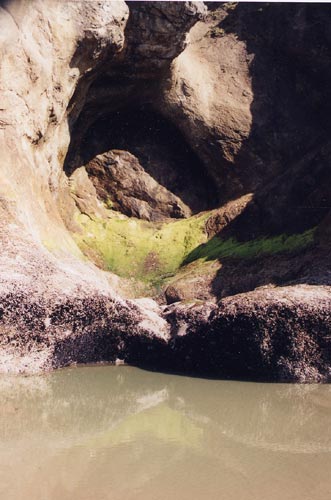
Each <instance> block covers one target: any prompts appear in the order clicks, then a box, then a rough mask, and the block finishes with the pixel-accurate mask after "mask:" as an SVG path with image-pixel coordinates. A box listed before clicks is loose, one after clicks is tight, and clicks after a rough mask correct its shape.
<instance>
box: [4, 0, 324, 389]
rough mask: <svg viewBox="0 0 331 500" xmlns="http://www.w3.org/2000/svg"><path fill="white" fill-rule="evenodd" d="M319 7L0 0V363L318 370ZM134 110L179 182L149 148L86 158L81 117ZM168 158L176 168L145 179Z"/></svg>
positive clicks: (307, 373)
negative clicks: (155, 132)
mask: <svg viewBox="0 0 331 500" xmlns="http://www.w3.org/2000/svg"><path fill="white" fill-rule="evenodd" d="M328 17H329V12H328V9H327V8H326V7H323V6H317V7H316V8H315V7H313V6H303V5H291V6H285V5H283V4H279V5H272V4H256V5H248V4H247V5H245V4H238V5H235V4H224V5H219V6H217V8H213V10H210V11H208V9H207V7H206V6H205V5H204V4H203V3H202V2H146V3H145V2H127V3H125V2H122V1H116V2H115V1H114V2H108V1H100V2H90V1H81V2H64V1H63V2H62V1H56V0H44V1H42V0H33V1H27V0H26V1H25V0H12V1H8V2H5V3H4V4H2V6H1V8H0V56H1V57H0V61H1V63H0V144H1V158H0V176H1V177H0V179H1V182H0V211H1V218H0V239H1V249H2V251H1V254H0V296H1V303H0V318H1V326H0V371H26V372H31V371H39V370H46V369H50V368H53V367H59V366H65V365H67V364H70V363H75V362H92V361H101V360H104V361H113V362H114V361H115V360H116V359H117V358H123V359H125V360H126V361H128V362H131V363H136V364H139V365H148V366H153V368H162V369H176V370H183V371H186V372H193V373H199V374H207V373H208V374H213V375H214V376H222V377H231V376H232V377H249V378H264V379H273V380H280V379H282V380H299V381H311V380H316V381H320V380H328V379H329V378H330V350H329V344H328V338H329V336H330V333H331V332H330V328H331V316H330V312H331V307H330V306H331V293H330V279H331V278H330V277H331V270H330V265H329V262H330V253H329V245H328V243H329V237H328V234H329V225H330V220H329V219H330V217H329V215H328V211H329V207H330V201H331V200H330V190H329V188H328V185H329V180H330V173H329V172H330V170H329V167H328V165H329V158H330V152H329V143H328V131H329V128H330V122H329V109H328V104H327V102H328V101H329V99H328V98H329V92H330V91H329V87H328V81H329V68H330V65H329V59H330V34H329V25H328V22H327V21H328ZM292 20H294V21H293V22H292ZM316 26H317V27H318V29H317V27H316ZM140 107H142V109H145V108H144V107H147V108H148V109H152V110H153V112H154V113H157V116H159V117H162V119H164V120H167V121H168V122H169V128H168V129H167V130H174V131H175V132H174V133H176V131H177V132H178V137H180V140H181V141H182V143H181V144H182V147H183V148H184V149H187V150H188V151H189V156H188V158H195V159H194V162H195V161H196V170H195V173H194V174H193V170H192V173H191V171H190V165H189V163H190V162H188V164H187V165H184V164H183V158H184V156H182V157H180V158H179V157H176V156H173V160H171V162H168V163H166V162H165V160H163V159H162V156H165V155H166V153H167V146H166V147H165V149H164V151H165V154H164V155H163V152H162V154H160V152H159V156H158V155H157V154H156V155H154V156H153V155H152V160H150V164H149V165H148V162H147V163H145V164H144V162H141V163H139V162H138V160H136V159H134V156H132V154H131V153H132V151H123V152H121V153H120V155H119V156H120V160H118V159H116V158H115V160H116V161H115V160H114V158H113V157H114V152H111V151H108V150H107V151H103V150H102V151H98V153H101V154H102V158H103V159H105V158H106V159H107V158H108V159H109V158H111V159H112V161H113V160H114V161H115V164H114V165H115V166H116V168H115V167H114V168H113V171H112V175H113V177H111V176H110V173H111V172H110V171H107V168H109V165H108V164H107V162H104V163H103V164H102V165H101V166H100V162H99V163H98V164H97V166H98V168H96V160H95V158H89V159H88V160H91V162H90V163H88V165H87V167H86V169H85V167H84V165H85V164H86V162H85V159H86V158H85V157H84V152H86V151H87V150H88V149H89V148H88V146H89V144H87V143H88V141H89V140H90V138H91V130H92V128H93V127H94V129H93V130H95V134H96V136H97V134H98V133H99V131H101V132H100V133H103V132H102V129H103V127H106V126H107V119H109V120H111V119H112V118H111V117H112V116H113V117H114V113H120V114H121V113H122V114H123V116H124V114H125V113H129V112H130V109H133V108H135V109H140ZM160 119H161V118H160ZM98 120H104V121H103V122H98ZM100 123H101V125H100ZM98 124H99V125H98ZM170 124H171V127H173V128H171V127H170ZM138 126H139V125H138ZM91 127H92V128H91ZM110 135H112V134H110ZM165 135H166V134H165ZM169 136H170V137H169V139H171V134H169ZM176 137H177V133H176ZM101 139H102V140H101ZM96 140H97V145H98V144H99V145H103V144H106V142H105V141H104V138H101V137H99V141H98V137H96ZM139 141H143V138H142V139H141V138H139ZM147 142H148V141H146V143H147ZM165 144H166V143H165ZM124 145H125V144H124ZM143 146H144V144H140V143H139V144H137V151H138V152H139V147H143ZM100 147H101V146H100ZM102 147H103V146H102ZM171 148H173V150H172V153H174V151H175V150H176V147H174V146H173V145H171V140H170V142H169V150H170V149H171ZM151 151H152V149H148V148H146V144H145V149H144V150H143V153H144V154H143V155H142V157H143V158H146V157H148V155H149V153H150V152H151ZM160 151H161V149H160ZM162 151H163V150H162ZM190 155H191V156H190ZM192 155H193V156H192ZM98 158H100V156H99V157H98ZM128 158H129V159H131V160H130V162H129V165H128V166H125V165H126V163H125V161H127V159H128ZM124 160H125V161H124ZM139 161H140V158H139ZM144 161H145V160H144ZM116 162H117V163H116ZM162 162H163V163H162ZM176 162H177V163H178V171H179V172H180V173H181V174H180V175H178V177H176V175H175V173H176V172H175V171H176V168H177V166H176ZM108 163H109V162H108ZM152 163H153V165H152ZM161 164H162V165H163V166H162V165H161ZM168 165H169V166H170V165H171V168H172V169H173V174H172V175H173V176H174V177H173V179H175V180H173V181H171V179H170V177H171V176H170V174H169V179H168V180H169V181H171V182H169V183H168V184H167V185H164V184H165V178H166V177H167V175H166V171H167V168H168ZM169 168H170V167H169ZM126 169H128V171H130V172H131V174H130V175H126V174H125V172H126ZM130 169H131V170H132V171H134V172H136V174H135V175H136V176H137V178H138V177H139V181H140V184H139V183H137V182H136V177H135V175H133V174H132V171H131V170H130ZM100 172H101V173H100ZM114 172H115V173H114ZM169 172H170V170H169ZM115 174H116V175H115ZM161 174H162V175H161ZM114 175H115V177H114ZM199 176H200V177H199ZM93 178H94V182H92V181H93ZM110 178H111V183H110V181H109V179H110ZM202 178H203V179H204V181H203V182H205V185H204V187H203V186H202V184H203V182H202V181H201V182H200V181H199V179H202ZM102 179H103V180H102ZM104 179H108V181H107V182H108V184H107V183H105V182H104ZM166 180H167V179H166ZM138 184H139V185H138ZM199 184H201V186H202V187H203V191H199V190H195V189H196V187H197V186H198V187H199ZM169 186H171V189H170V188H169ZM190 186H191V187H190ZM193 186H194V189H193ZM201 186H200V187H201ZM194 190H195V191H194ZM108 191H109V192H108ZM193 191H194V192H193ZM192 193H193V194H192ZM199 193H203V194H202V197H206V198H207V197H208V201H207V202H206V205H204V204H203V203H202V204H200V205H199V200H198V198H199ZM108 195H111V196H110V200H108V198H107V196H108ZM137 200H138V201H137ZM192 200H193V201H192ZM194 200H195V201H194ZM107 203H108V205H107ZM194 203H195V207H200V208H199V209H194V208H192V210H191V205H192V207H193V204H194ZM110 205H112V206H110ZM113 205H115V206H113ZM215 207H218V209H216V210H213V211H212V212H211V213H207V212H206V213H205V212H203V213H202V214H200V215H198V216H195V217H193V218H188V220H187V221H184V223H183V224H182V225H178V222H173V221H171V220H170V221H169V220H167V218H168V217H170V218H171V217H177V216H179V217H184V218H185V217H190V216H191V212H197V211H199V210H201V209H204V208H215ZM114 209H116V210H117V211H116V210H114ZM118 211H120V212H122V213H118ZM128 215H129V216H131V217H132V216H134V217H140V218H142V219H145V221H138V222H137V220H135V219H128V218H127V216H128ZM155 219H156V221H155ZM160 219H162V223H161V222H160ZM163 219H165V221H164V220H163ZM148 223H149V224H150V225H148ZM114 224H115V225H116V227H117V228H119V227H121V228H123V227H125V228H126V229H125V230H122V229H121V230H118V240H120V241H121V245H122V246H119V248H120V250H119V252H118V253H123V258H124V260H123V262H127V261H126V260H125V258H126V257H127V255H129V254H130V255H131V256H132V259H131V260H128V262H130V263H132V266H131V265H127V267H130V269H128V270H127V271H128V273H127V274H126V275H125V276H126V278H125V279H123V278H122V277H119V276H116V275H115V274H114V273H112V272H110V271H111V270H114V269H115V267H116V266H115V265H114V262H113V260H114V259H116V258H117V257H116V255H115V257H114V255H113V254H111V256H110V257H109V259H108V260H107V259H106V258H103V254H102V252H100V248H101V246H103V247H102V248H104V247H107V245H108V246H109V241H110V240H109V241H108V242H107V238H106V236H105V235H109V234H113V233H112V231H114V229H113V226H114ZM153 224H154V225H153ZM174 224H177V225H174ZM133 226H134V227H135V228H139V232H140V233H141V234H140V233H139V235H138V236H139V238H138V239H137V238H136V234H135V235H134V237H132V238H131V240H130V237H129V236H128V234H133V233H132V227H133ZM316 226H318V228H317V230H316V229H315V228H316ZM96 228H97V230H96ZM127 228H129V230H128V229H127ZM130 231H131V233H130ZM137 231H138V230H137V229H136V232H137ZM297 233H300V234H299V235H297ZM314 234H315V235H316V236H315V239H314V236H313V235H314ZM146 235H147V236H146ZM286 235H287V236H288V235H290V237H292V239H290V240H288V239H287V236H286ZM98 238H99V240H98ZM136 240H137V241H138V240H139V242H138V243H136ZM111 241H115V242H116V244H117V243H118V241H117V240H116V239H115V240H114V239H113V240H111ZM133 241H134V242H135V243H134V244H133V243H132V242H133ZM141 241H142V243H141ZM77 242H78V243H79V245H77ZM123 242H124V243H123ZM224 244H225V246H224ZM135 245H136V246H135ZM139 245H143V247H142V246H139ZM178 245H179V246H178ZM155 249H156V250H155ZM158 249H162V253H161V250H160V252H159V251H158ZM256 249H260V250H256ZM158 252H159V253H158ZM254 252H255V253H254ZM259 252H262V253H261V255H262V256H261V255H260V253H259ZM84 253H85V255H84ZM104 254H105V255H108V254H109V249H107V248H106V250H105V252H104ZM278 254H279V255H278ZM247 255H249V258H248V257H247ZM252 255H253V256H254V258H253V259H252V258H251V257H252ZM275 255H276V256H275ZM120 257H122V255H120ZM130 258H131V257H130ZM138 258H140V260H141V261H139V262H137V259H138ZM170 258H172V259H173V261H171V259H170ZM201 259H202V260H201ZM161 261H162V262H161ZM174 261H175V262H176V264H174ZM294 261H295V265H293V262H294ZM138 264H139V266H140V267H139V266H138ZM136 265H137V266H138V267H139V273H140V275H139V276H140V279H141V280H142V282H143V278H144V274H145V275H151V276H153V279H154V282H153V287H154V288H153V293H154V298H156V299H157V302H156V301H154V300H152V299H148V298H140V299H136V300H129V299H127V298H124V297H125V296H128V295H130V293H129V289H130V288H131V289H132V288H134V287H138V288H139V287H142V288H139V291H138V293H135V294H133V293H131V295H140V296H141V295H144V293H145V288H144V284H141V283H140V284H138V282H136V281H135V279H134V273H136V274H137V269H138V267H137V268H136V267H135V266H136ZM180 266H181V267H180ZM179 267H180V269H179V274H178V275H176V276H175V277H172V279H174V280H173V282H172V283H171V284H170V286H169V282H167V281H166V280H167V279H168V278H169V276H167V273H168V274H170V273H169V270H171V273H173V272H175V271H176V270H177V269H178V268H179ZM100 268H101V269H103V270H101V269H100ZM131 268H132V269H131ZM130 273H131V274H130ZM157 280H161V281H162V286H163V288H162V286H161V285H160V282H161V281H157ZM176 280H177V281H176ZM164 284H167V285H168V287H167V288H166V287H165V286H164ZM160 287H161V289H160ZM156 289H158V294H156V292H155V290H156ZM142 290H143V291H142ZM156 295H157V296H156ZM167 301H168V302H169V303H170V302H171V303H173V304H171V305H169V304H166V302H167Z"/></svg>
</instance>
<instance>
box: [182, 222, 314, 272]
mask: <svg viewBox="0 0 331 500" xmlns="http://www.w3.org/2000/svg"><path fill="white" fill-rule="evenodd" d="M314 232H315V228H314V229H309V230H308V231H305V232H304V233H299V234H292V235H287V234H282V235H279V236H274V237H264V238H258V239H255V240H250V241H245V242H239V241H237V240H236V239H234V238H230V239H227V240H223V239H222V238H219V237H217V236H214V237H213V238H212V239H210V240H209V241H208V242H206V243H204V244H201V245H199V246H198V247H196V248H195V249H194V250H193V251H192V252H190V253H189V255H188V256H187V257H185V259H184V260H183V265H186V264H189V263H191V262H194V261H197V260H200V259H202V260H204V261H210V260H216V259H224V258H227V257H231V258H238V259H252V258H256V257H258V256H259V255H273V254H278V253H286V252H287V253H288V252H293V251H295V250H299V249H303V248H305V247H307V246H309V245H311V244H312V243H313V241H314Z"/></svg>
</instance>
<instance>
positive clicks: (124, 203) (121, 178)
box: [86, 150, 191, 220]
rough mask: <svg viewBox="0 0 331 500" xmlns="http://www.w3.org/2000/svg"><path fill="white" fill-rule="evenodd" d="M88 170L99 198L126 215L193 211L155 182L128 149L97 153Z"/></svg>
mask: <svg viewBox="0 0 331 500" xmlns="http://www.w3.org/2000/svg"><path fill="white" fill-rule="evenodd" d="M86 171H87V173H88V174H89V177H90V178H91V179H92V182H93V184H94V186H95V188H96V191H97V194H98V196H99V198H100V199H101V200H103V201H104V202H105V203H106V204H107V205H108V206H110V207H112V208H114V209H115V210H119V211H120V212H122V213H124V214H125V215H129V216H132V217H138V218H139V219H145V220H162V219H164V218H167V217H173V218H177V219H178V218H183V217H188V216H190V215H191V211H190V209H189V207H188V206H186V205H185V204H184V203H183V202H182V201H181V200H180V198H178V197H177V196H175V195H173V194H172V193H171V192H170V191H168V190H167V189H166V188H165V187H163V186H161V185H160V184H159V183H158V182H156V181H155V180H154V179H153V177H151V176H150V175H149V174H148V173H147V172H145V170H144V169H143V167H142V166H141V165H140V163H139V161H138V159H137V158H136V157H135V156H133V155H132V154H130V153H128V152H127V151H120V150H113V151H109V152H108V153H104V154H103V155H98V156H96V157H95V158H93V160H91V161H90V162H89V163H88V164H87V165H86Z"/></svg>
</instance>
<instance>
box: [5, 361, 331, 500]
mask: <svg viewBox="0 0 331 500" xmlns="http://www.w3.org/2000/svg"><path fill="white" fill-rule="evenodd" d="M330 391H331V386H328V385H323V386H321V385H310V386H308V385H305V386H298V385H283V384H278V385H277V384H257V383H243V382H228V381H226V382H223V381H216V380H203V379H191V378H187V377H177V376H172V375H164V374H156V373H151V372H145V371H142V370H138V369H135V368H130V367H105V366H103V367H102V366H99V367H85V368H75V369H68V370H62V371H58V372H55V373H52V374H48V375H45V376H42V377H29V378H24V377H7V376H3V377H1V378H0V398H1V407H0V498H4V499H6V500H7V499H8V500H11V499H13V500H20V499H27V498H32V499H34V500H39V499H42V500H48V499H50V500H58V499H60V498H61V499H69V498H70V500H71V499H73V498H79V499H89V500H90V499H92V498H93V499H96V500H99V499H100V500H101V499H111V500H117V499H121V500H123V499H128V500H130V499H144V500H145V499H147V500H148V499H151V500H152V499H153V500H156V499H162V500H163V499H168V498H170V497H171V498H175V499H177V498H178V499H180V500H185V499H186V498H187V499H191V500H192V499H193V500H194V499H197V500H200V499H204V498H206V497H207V498H209V499H210V498H211V499H214V498H215V499H221V498H224V499H225V498H226V499H227V500H228V499H232V498H233V499H236V500H238V499H240V500H246V499H252V500H253V499H254V500H259V499H260V498H261V499H262V498H263V499H265V498H268V499H273V498H275V499H276V498H277V499H278V498H279V496H280V495H281V496H282V498H288V499H291V500H295V499H299V498H300V499H305V498H307V499H308V498H309V500H311V499H312V498H314V499H316V500H322V499H323V500H324V499H325V500H326V499H329V498H330V494H331V481H330V479H329V469H330V466H331V419H330V416H331V392H330Z"/></svg>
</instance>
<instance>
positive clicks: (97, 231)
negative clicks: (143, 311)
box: [75, 213, 209, 285]
mask: <svg viewBox="0 0 331 500" xmlns="http://www.w3.org/2000/svg"><path fill="white" fill-rule="evenodd" d="M208 216H209V213H203V214H201V215H199V216H194V217H191V218H189V219H181V220H177V221H169V222H165V223H162V224H161V223H159V224H156V223H152V222H146V221H142V220H139V219H134V218H131V219H128V218H118V217H116V216H115V215H114V216H112V217H111V218H109V219H107V220H104V219H91V218H90V217H88V216H86V215H84V214H79V215H77V218H76V222H78V224H79V226H80V227H81V233H76V235H75V239H76V241H77V243H78V245H79V247H80V248H81V249H82V251H83V252H84V253H85V254H86V255H89V256H90V257H92V259H93V260H94V261H95V262H96V263H97V264H98V265H99V266H101V267H103V268H104V269H106V270H110V271H112V272H114V273H116V274H118V275H119V276H122V277H127V278H129V277H134V278H136V279H139V280H142V281H144V282H146V283H151V282H152V283H153V284H155V285H157V284H158V283H161V282H162V281H163V279H164V278H166V277H168V276H171V275H172V274H174V273H175V272H176V271H177V269H178V268H179V267H180V265H181V263H182V262H183V260H184V259H185V258H186V257H187V256H188V255H189V254H190V253H191V252H192V251H193V250H194V249H195V248H196V247H199V245H201V244H202V243H205V242H206V241H207V236H206V233H205V221H206V219H207V218H208Z"/></svg>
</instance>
